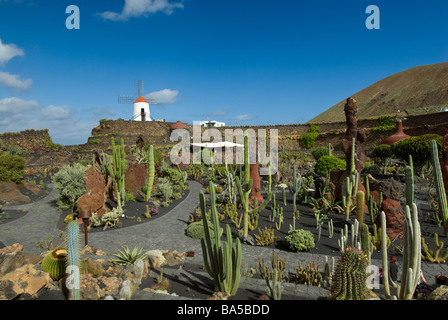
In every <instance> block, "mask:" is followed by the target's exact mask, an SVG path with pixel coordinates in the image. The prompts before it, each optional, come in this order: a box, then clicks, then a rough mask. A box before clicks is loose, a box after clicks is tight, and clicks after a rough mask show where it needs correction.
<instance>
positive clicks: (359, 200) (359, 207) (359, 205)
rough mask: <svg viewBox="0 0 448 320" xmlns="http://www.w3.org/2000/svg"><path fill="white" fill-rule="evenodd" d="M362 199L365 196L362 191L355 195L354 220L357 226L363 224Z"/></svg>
mask: <svg viewBox="0 0 448 320" xmlns="http://www.w3.org/2000/svg"><path fill="white" fill-rule="evenodd" d="M364 199H365V195H364V192H363V191H358V192H357V193H356V208H355V213H356V220H358V222H359V224H360V225H362V224H363V223H364V215H365V212H364Z"/></svg>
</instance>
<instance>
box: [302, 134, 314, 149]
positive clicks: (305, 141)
mask: <svg viewBox="0 0 448 320" xmlns="http://www.w3.org/2000/svg"><path fill="white" fill-rule="evenodd" d="M318 135H319V133H318V132H308V133H305V134H304V135H302V136H300V141H299V142H300V146H301V147H302V148H305V149H311V148H313V147H314V144H315V143H316V140H317V136H318Z"/></svg>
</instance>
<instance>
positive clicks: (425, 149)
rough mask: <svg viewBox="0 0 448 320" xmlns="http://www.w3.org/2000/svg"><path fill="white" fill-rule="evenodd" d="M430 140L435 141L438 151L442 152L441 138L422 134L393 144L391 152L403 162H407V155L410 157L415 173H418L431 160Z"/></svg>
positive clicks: (435, 135)
mask: <svg viewBox="0 0 448 320" xmlns="http://www.w3.org/2000/svg"><path fill="white" fill-rule="evenodd" d="M431 140H435V141H436V142H437V147H438V149H439V150H442V142H443V138H442V136H439V135H437V134H424V135H421V136H416V137H410V138H406V139H403V140H401V141H398V142H395V143H394V144H393V145H392V152H393V154H394V155H395V156H397V157H398V158H400V159H402V160H404V161H408V160H409V155H411V156H412V161H413V163H414V166H415V168H416V169H417V172H419V169H420V168H421V167H422V166H423V165H424V164H425V163H427V162H429V161H430V159H431Z"/></svg>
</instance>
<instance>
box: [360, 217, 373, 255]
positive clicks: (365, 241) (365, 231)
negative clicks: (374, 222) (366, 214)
mask: <svg viewBox="0 0 448 320" xmlns="http://www.w3.org/2000/svg"><path fill="white" fill-rule="evenodd" d="M370 238H371V235H370V232H369V226H368V225H367V224H365V223H363V224H362V225H361V250H362V251H363V252H364V254H365V255H367V257H368V259H369V262H370V258H371V256H372V252H373V248H374V245H373V243H372V242H371V241H370Z"/></svg>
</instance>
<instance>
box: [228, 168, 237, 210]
mask: <svg viewBox="0 0 448 320" xmlns="http://www.w3.org/2000/svg"><path fill="white" fill-rule="evenodd" d="M225 166H226V172H227V175H226V176H227V192H228V194H229V201H230V204H232V205H233V204H236V195H237V193H238V191H237V187H236V183H235V177H236V168H232V167H230V168H229V166H228V165H227V163H226V164H225Z"/></svg>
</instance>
